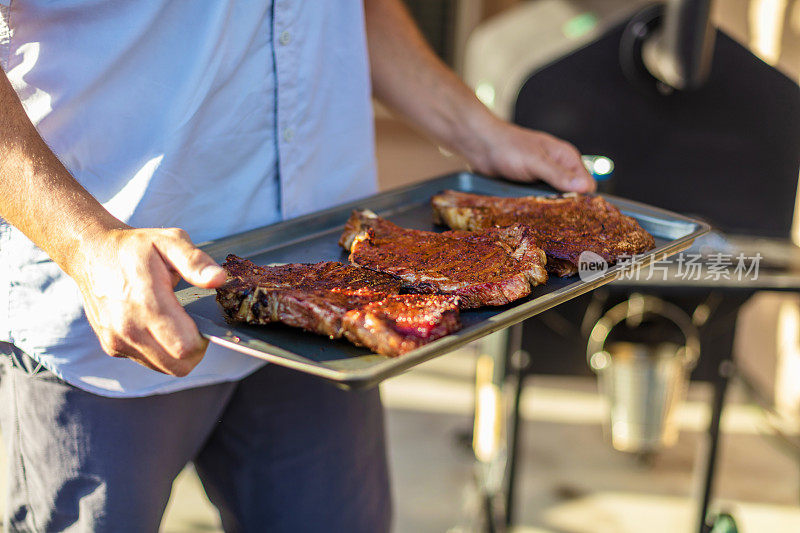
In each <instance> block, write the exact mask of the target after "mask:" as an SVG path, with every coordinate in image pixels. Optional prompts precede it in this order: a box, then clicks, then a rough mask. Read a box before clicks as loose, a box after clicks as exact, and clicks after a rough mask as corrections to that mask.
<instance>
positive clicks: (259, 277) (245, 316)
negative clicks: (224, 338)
mask: <svg viewBox="0 0 800 533" xmlns="http://www.w3.org/2000/svg"><path fill="white" fill-rule="evenodd" d="M223 267H224V268H225V270H226V271H227V272H228V279H227V281H226V282H225V284H224V285H223V286H222V287H220V288H219V289H217V301H218V302H219V304H220V305H221V306H222V309H223V311H224V313H225V316H226V317H227V318H228V319H229V320H231V321H237V322H246V323H249V324H268V323H271V322H282V323H284V324H287V325H289V326H294V327H298V328H302V329H304V330H307V331H312V332H314V333H318V334H321V335H327V336H328V337H330V338H340V337H346V338H347V339H349V340H350V341H351V342H353V343H355V344H358V345H363V346H366V347H368V348H371V349H373V350H375V351H377V352H378V353H382V354H384V355H390V356H394V355H400V354H402V353H405V352H406V351H408V350H411V349H414V348H417V347H419V346H421V345H423V344H426V343H428V342H431V341H433V340H435V339H437V338H439V337H442V336H444V335H447V334H448V333H452V332H453V331H457V330H458V329H460V327H461V324H460V320H459V313H458V303H457V301H456V300H455V299H453V298H446V297H438V296H424V297H420V296H417V295H398V292H399V291H400V288H401V285H402V283H401V281H400V280H398V279H397V278H395V277H393V276H391V275H388V274H383V273H381V272H375V271H372V270H368V269H364V268H360V267H357V266H353V265H345V264H342V263H336V262H323V263H299V264H288V265H278V266H271V267H260V266H257V265H255V264H254V263H252V262H251V261H248V260H246V259H242V258H240V257H237V256H235V255H229V256H228V258H227V260H226V261H225V263H224V264H223Z"/></svg>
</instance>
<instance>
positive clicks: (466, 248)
mask: <svg viewBox="0 0 800 533" xmlns="http://www.w3.org/2000/svg"><path fill="white" fill-rule="evenodd" d="M339 244H341V245H342V246H343V247H344V248H345V249H347V250H349V251H350V252H351V253H350V262H352V263H354V264H357V265H360V266H363V267H366V268H369V269H372V270H376V271H379V272H386V273H389V274H392V275H394V276H397V277H399V278H401V279H402V280H403V283H404V288H405V289H406V290H408V291H410V292H416V293H421V294H451V295H455V296H458V297H459V298H460V301H461V306H462V307H463V308H468V307H480V306H484V305H504V304H507V303H509V302H512V301H514V300H516V299H518V298H522V297H524V296H527V295H528V294H530V292H531V286H535V285H539V284H541V283H544V282H545V281H546V280H547V272H546V271H545V269H544V263H545V256H544V252H542V250H540V249H539V248H537V247H536V246H535V245H534V241H533V239H532V237H531V236H530V235H529V230H528V228H526V227H525V226H522V225H519V224H517V225H512V226H509V227H505V228H490V229H487V230H484V231H478V232H465V231H448V232H444V233H433V232H430V231H420V230H412V229H406V228H401V227H399V226H397V225H395V224H392V223H391V222H389V221H387V220H384V219H382V218H380V217H378V216H377V215H375V214H374V213H372V212H371V211H354V212H353V215H352V216H351V217H350V220H349V221H348V222H347V225H346V226H345V231H344V233H343V234H342V238H341V239H340V240H339Z"/></svg>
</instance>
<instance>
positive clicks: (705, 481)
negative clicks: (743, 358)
mask: <svg viewBox="0 0 800 533" xmlns="http://www.w3.org/2000/svg"><path fill="white" fill-rule="evenodd" d="M733 368H734V367H733V361H731V360H730V359H725V360H724V361H722V362H721V363H720V365H719V369H718V372H717V376H716V379H715V380H714V399H713V404H712V411H711V421H710V423H709V425H708V429H707V430H706V434H705V439H704V440H705V442H704V443H703V445H702V448H701V452H700V461H699V465H698V466H700V467H701V468H702V472H701V475H702V477H701V478H699V479H700V491H699V493H698V494H699V496H700V498H699V500H698V509H697V529H696V531H699V533H708V531H710V529H711V526H709V525H707V524H706V515H707V514H708V507H709V504H710V503H711V493H712V489H713V484H714V472H715V470H716V463H717V449H718V446H719V436H720V435H719V431H720V421H721V419H722V408H723V406H724V404H725V394H726V392H727V389H728V381H729V379H730V377H731V374H732V373H733Z"/></svg>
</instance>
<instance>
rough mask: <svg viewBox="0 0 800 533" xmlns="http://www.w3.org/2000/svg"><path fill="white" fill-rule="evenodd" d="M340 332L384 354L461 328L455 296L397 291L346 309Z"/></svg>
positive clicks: (355, 341) (416, 346) (392, 353)
mask: <svg viewBox="0 0 800 533" xmlns="http://www.w3.org/2000/svg"><path fill="white" fill-rule="evenodd" d="M343 324H344V336H345V337H347V339H348V340H350V342H352V343H353V344H357V345H361V346H366V347H367V348H369V349H370V350H373V351H375V352H377V353H381V354H384V355H399V354H403V353H406V352H409V351H411V350H414V349H416V348H419V347H420V346H422V345H424V344H427V343H429V342H431V341H433V340H436V339H438V338H440V337H444V336H445V335H447V334H449V333H452V332H453V331H458V330H459V329H461V319H460V317H459V312H458V298H455V297H452V296H437V295H419V294H401V295H399V296H389V297H387V298H385V299H383V300H380V301H377V302H372V303H369V304H367V305H365V306H363V307H360V308H358V309H354V310H352V311H348V312H347V314H345V316H344V320H343Z"/></svg>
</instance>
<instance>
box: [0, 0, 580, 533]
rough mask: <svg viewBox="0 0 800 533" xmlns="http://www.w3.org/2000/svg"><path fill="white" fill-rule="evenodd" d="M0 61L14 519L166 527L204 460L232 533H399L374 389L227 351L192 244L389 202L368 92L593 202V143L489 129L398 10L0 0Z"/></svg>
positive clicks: (64, 525) (19, 525) (2, 319)
mask: <svg viewBox="0 0 800 533" xmlns="http://www.w3.org/2000/svg"><path fill="white" fill-rule="evenodd" d="M367 49H368V50H369V55H367ZM0 62H2V66H3V70H4V71H5V73H6V74H7V78H6V77H5V76H0V216H2V217H3V219H5V223H4V224H3V225H1V226H0V259H1V260H2V262H1V263H0V265H2V266H0V268H2V269H3V270H4V272H3V278H2V279H3V281H2V284H0V286H1V287H2V289H0V291H2V293H1V294H3V297H4V299H3V300H0V340H4V341H6V342H4V343H2V344H1V345H0V346H2V353H4V355H3V357H2V359H3V361H4V363H5V364H4V366H3V367H4V372H3V376H2V380H0V387H1V389H2V390H1V392H2V398H1V399H0V416H1V417H2V433H3V439H4V441H5V443H6V448H7V450H8V454H9V462H10V465H11V478H10V479H9V487H8V491H9V508H7V509H6V515H7V516H6V527H7V530H8V531H53V530H64V529H72V530H75V531H86V530H95V531H115V532H119V531H154V530H156V529H157V528H158V524H159V522H160V519H161V515H162V513H163V510H164V507H165V505H166V502H167V499H168V497H169V493H170V489H171V484H172V481H173V479H174V477H175V476H176V475H177V473H178V472H179V471H180V470H181V469H182V468H183V466H184V465H185V464H186V463H187V462H189V461H193V462H194V464H195V466H196V467H197V470H198V473H199V474H200V477H201V479H202V481H203V484H204V487H205V489H206V492H207V493H208V495H209V497H210V499H211V500H212V502H213V503H214V504H215V505H216V506H217V507H218V508H219V510H220V514H221V516H222V520H223V525H224V527H225V528H226V530H230V531H239V530H241V531H293V532H295V531H347V532H359V531H364V532H376V531H385V530H387V529H388V528H389V520H390V504H389V492H388V475H387V468H386V459H385V451H384V442H383V421H382V412H381V407H380V400H379V398H378V394H377V392H376V391H368V392H361V393H355V392H351V393H347V392H342V391H339V390H336V389H334V388H333V387H331V386H329V385H326V384H324V383H321V382H319V381H316V380H314V379H311V378H308V377H306V376H304V375H302V374H298V373H294V372H290V371H286V370H283V369H280V368H277V367H275V366H274V365H267V366H263V365H262V364H261V363H260V362H258V361H256V360H255V359H251V358H248V357H246V356H244V355H241V354H237V353H233V352H229V351H225V350H223V349H221V348H219V347H216V346H213V345H212V346H207V343H206V342H205V341H204V340H203V339H202V337H200V335H199V333H198V331H197V328H196V327H195V325H194V323H193V322H192V320H191V318H190V317H189V316H188V315H187V314H186V313H185V312H184V311H183V309H182V308H181V307H180V306H179V305H178V303H177V301H176V299H175V297H174V295H173V291H172V289H173V287H174V285H175V283H176V282H177V280H178V279H179V278H183V279H185V280H186V281H188V282H189V283H191V284H193V285H196V286H198V287H207V288H211V287H216V286H219V285H220V284H221V283H222V282H223V280H224V278H225V274H224V272H223V271H222V269H221V268H220V267H219V266H218V265H216V264H215V263H214V262H213V261H212V260H211V258H210V257H208V256H207V255H206V254H204V253H203V252H201V251H199V250H198V249H197V248H195V247H194V245H193V244H192V241H193V240H194V241H195V242H197V241H205V240H208V239H213V238H217V237H222V236H225V235H228V234H231V233H234V232H238V231H243V230H246V229H249V228H254V227H258V226H262V225H266V224H269V223H272V222H275V221H278V220H281V219H285V218H291V217H294V216H299V215H301V214H304V213H308V212H311V211H314V210H317V209H322V208H325V207H329V206H331V205H334V204H337V203H342V202H344V201H347V200H351V199H353V198H357V197H361V196H365V195H368V194H371V193H373V192H374V191H375V189H376V185H375V176H374V174H375V166H374V161H373V155H372V154H373V149H372V141H373V137H372V115H371V103H370V78H371V87H372V93H373V94H374V95H375V96H376V97H377V98H380V99H381V100H383V101H384V102H385V103H386V104H387V105H388V106H390V107H391V108H393V109H395V110H396V111H398V112H399V113H401V114H403V115H405V116H406V117H408V119H409V120H410V121H411V122H413V123H414V124H416V125H417V126H418V127H419V128H421V129H422V130H423V131H424V132H426V133H427V134H429V135H430V136H431V137H433V138H434V139H436V140H437V141H439V142H440V143H442V144H443V145H445V146H447V147H448V148H450V149H453V150H455V151H458V152H459V153H461V154H463V156H464V157H465V158H466V159H467V160H468V161H469V162H470V164H471V165H472V166H473V168H475V169H476V170H478V171H481V172H484V173H488V174H498V175H505V176H508V177H510V178H514V179H519V180H523V181H530V180H534V179H539V178H541V179H544V180H546V181H548V182H550V183H551V184H553V185H555V186H556V187H559V188H561V189H565V190H577V191H588V190H591V189H592V187H593V183H592V181H591V178H590V177H589V176H588V175H587V174H586V172H585V170H584V169H583V166H582V164H581V161H580V157H579V154H578V152H577V151H576V150H575V148H573V147H572V146H571V145H569V144H567V143H565V142H563V141H560V140H557V139H555V138H553V137H551V136H549V135H547V134H544V133H541V132H534V131H528V130H524V129H521V128H518V127H516V126H513V125H510V124H507V123H505V122H502V121H500V120H498V119H496V118H495V117H493V116H492V115H491V114H490V113H489V112H488V111H487V110H486V109H485V108H484V107H483V106H482V105H481V104H480V103H479V102H478V101H477V100H476V99H475V97H474V96H473V95H472V94H471V92H470V91H469V90H468V89H467V88H466V87H465V86H464V85H463V84H462V83H461V82H460V81H459V80H458V79H457V78H456V77H455V76H454V74H452V73H451V72H450V71H449V70H447V68H446V67H445V66H444V65H443V64H442V63H441V62H440V61H438V60H437V59H436V57H435V56H434V55H433V54H432V53H431V51H430V49H429V48H428V47H427V46H426V45H425V44H424V42H423V40H422V38H421V36H420V34H419V33H418V31H417V30H416V28H415V27H414V25H413V22H412V20H411V19H410V17H409V16H408V14H407V12H406V11H405V9H404V8H403V7H402V4H401V2H400V0H365V1H363V3H362V1H360V0H341V1H339V2H321V1H310V0H307V1H300V0H274V1H266V2H235V1H232V0H231V1H216V2H191V3H189V2H186V3H182V2H170V1H168V0H135V1H134V0H127V1H117V2H111V1H107V2H97V1H96V0H95V1H90V0H70V1H64V2H59V3H57V4H54V3H52V2H48V1H45V0H26V1H21V2H17V1H16V0H0ZM165 227H166V228H168V229H164V228H165ZM175 228H182V229H175ZM6 296H7V298H6ZM92 330H93V331H92ZM104 352H105V353H104ZM106 354H107V355H106ZM109 356H112V357H109ZM136 363H139V364H138V365H137V364H136Z"/></svg>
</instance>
